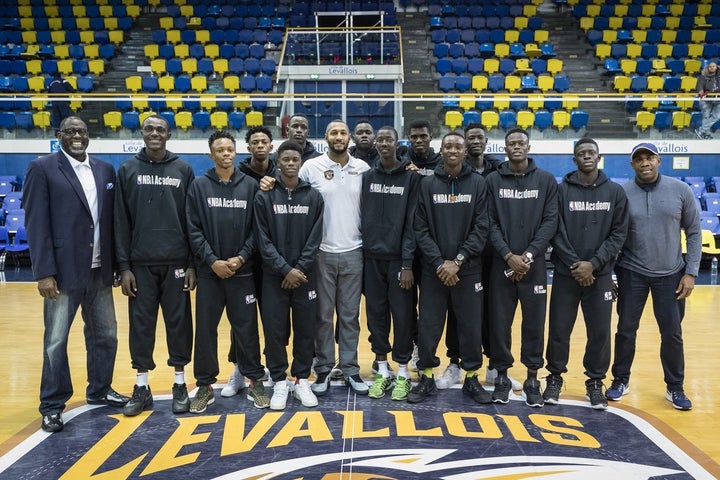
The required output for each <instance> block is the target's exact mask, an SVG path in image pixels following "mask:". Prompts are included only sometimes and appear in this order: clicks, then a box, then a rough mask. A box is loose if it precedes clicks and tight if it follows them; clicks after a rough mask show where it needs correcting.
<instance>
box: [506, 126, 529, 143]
mask: <svg viewBox="0 0 720 480" xmlns="http://www.w3.org/2000/svg"><path fill="white" fill-rule="evenodd" d="M513 133H522V134H523V135H525V136H526V137H527V139H528V140H530V134H529V133H528V131H527V130H525V129H524V128H520V127H513V128H511V129H510V130H508V131H507V132H506V133H505V140H507V138H508V137H509V136H510V135H512V134H513Z"/></svg>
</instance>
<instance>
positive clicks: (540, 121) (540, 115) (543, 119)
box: [535, 109, 552, 132]
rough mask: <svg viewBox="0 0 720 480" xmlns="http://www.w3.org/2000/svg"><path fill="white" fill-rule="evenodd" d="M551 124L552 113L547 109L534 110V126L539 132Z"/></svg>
mask: <svg viewBox="0 0 720 480" xmlns="http://www.w3.org/2000/svg"><path fill="white" fill-rule="evenodd" d="M551 126H552V113H551V112H550V111H549V110H545V109H542V110H538V111H537V112H535V128H537V129H538V130H540V131H541V132H542V131H543V130H545V129H546V128H549V127H551Z"/></svg>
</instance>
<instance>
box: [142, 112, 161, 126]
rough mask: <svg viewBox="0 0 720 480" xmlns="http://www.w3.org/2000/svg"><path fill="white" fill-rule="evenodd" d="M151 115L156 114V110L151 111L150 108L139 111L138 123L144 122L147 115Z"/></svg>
mask: <svg viewBox="0 0 720 480" xmlns="http://www.w3.org/2000/svg"><path fill="white" fill-rule="evenodd" d="M153 115H157V112H153V111H152V110H147V111H145V112H140V125H142V124H143V123H145V120H146V119H147V118H148V117H151V116H153Z"/></svg>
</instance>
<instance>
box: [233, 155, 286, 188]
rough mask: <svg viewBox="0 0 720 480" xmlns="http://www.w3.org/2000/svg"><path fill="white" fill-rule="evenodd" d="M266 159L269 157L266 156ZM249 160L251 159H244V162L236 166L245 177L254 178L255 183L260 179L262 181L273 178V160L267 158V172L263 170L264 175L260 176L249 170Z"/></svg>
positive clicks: (274, 172) (274, 171) (274, 166)
mask: <svg viewBox="0 0 720 480" xmlns="http://www.w3.org/2000/svg"><path fill="white" fill-rule="evenodd" d="M268 157H270V156H269V155H268ZM251 158H252V157H248V158H246V159H245V161H244V162H240V164H239V165H238V168H239V169H240V171H241V172H242V173H244V174H245V175H247V176H249V177H252V178H254V179H255V181H256V182H260V179H262V178H263V177H273V178H275V175H276V171H277V166H276V164H275V160H274V159H273V158H268V168H267V170H265V173H262V174H261V173H257V172H256V171H255V170H253V169H252V168H250V159H251Z"/></svg>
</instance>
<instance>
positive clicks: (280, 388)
mask: <svg viewBox="0 0 720 480" xmlns="http://www.w3.org/2000/svg"><path fill="white" fill-rule="evenodd" d="M289 394H290V383H288V381H287V380H283V381H282V382H277V383H276V384H275V386H274V387H273V395H272V398H271V399H270V410H285V405H287V399H288V395H289Z"/></svg>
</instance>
